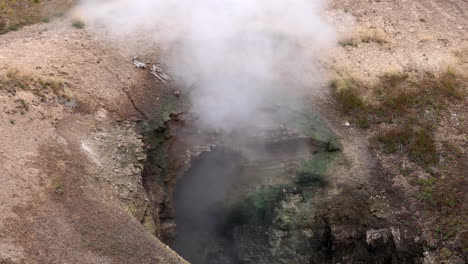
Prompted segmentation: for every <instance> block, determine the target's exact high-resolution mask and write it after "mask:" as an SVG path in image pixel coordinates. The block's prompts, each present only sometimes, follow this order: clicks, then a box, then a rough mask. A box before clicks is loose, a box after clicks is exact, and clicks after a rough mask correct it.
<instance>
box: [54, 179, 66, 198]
mask: <svg viewBox="0 0 468 264" xmlns="http://www.w3.org/2000/svg"><path fill="white" fill-rule="evenodd" d="M54 192H55V193H56V194H59V195H62V194H63V193H64V188H63V185H62V183H60V182H56V183H55V184H54Z"/></svg>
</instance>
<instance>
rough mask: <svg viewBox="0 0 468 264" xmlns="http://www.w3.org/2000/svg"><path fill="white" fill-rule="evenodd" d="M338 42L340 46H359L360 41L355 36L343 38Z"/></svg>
mask: <svg viewBox="0 0 468 264" xmlns="http://www.w3.org/2000/svg"><path fill="white" fill-rule="evenodd" d="M338 44H339V45H340V46H342V47H347V46H350V47H357V46H358V41H357V39H355V38H347V39H343V40H340V41H338Z"/></svg>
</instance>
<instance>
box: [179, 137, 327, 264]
mask: <svg viewBox="0 0 468 264" xmlns="http://www.w3.org/2000/svg"><path fill="white" fill-rule="evenodd" d="M329 156H330V157H331V155H330V152H327V151H326V150H325V149H324V146H323V144H318V142H317V141H315V140H313V139H310V138H293V139H286V140H279V141H275V142H269V143H268V144H265V143H262V144H257V145H250V146H248V147H244V149H242V148H241V149H239V148H235V149H234V148H228V147H214V148H211V150H210V151H207V152H203V153H201V154H199V155H198V156H196V157H194V158H192V159H191V166H190V168H189V169H188V170H187V171H186V172H185V173H183V175H181V176H180V177H178V180H177V183H176V185H175V190H174V194H173V199H174V200H173V203H174V208H175V223H176V235H175V239H174V241H173V242H172V243H171V247H172V248H173V249H174V250H175V251H177V252H178V253H179V254H180V255H181V256H182V257H184V258H185V259H186V260H188V261H189V262H190V263H194V264H197V263H200V264H202V263H203V264H207V263H218V264H219V263H232V264H234V263H243V262H242V261H241V260H240V259H242V256H239V254H241V255H242V254H243V253H239V252H238V251H237V249H236V248H237V244H238V243H239V234H238V233H239V232H238V230H239V227H249V228H250V227H255V228H257V227H258V228H260V229H265V230H266V229H268V226H271V225H273V224H274V223H276V222H278V220H277V218H278V216H277V212H276V211H277V210H278V209H277V208H276V207H277V206H278V204H279V203H281V202H282V201H283V200H285V199H286V198H287V197H288V196H291V195H299V196H302V195H304V193H305V192H306V191H305V190H306V189H309V190H310V189H311V188H317V187H323V186H324V185H325V183H326V179H325V178H324V175H321V174H320V173H323V171H320V172H319V170H322V168H321V166H322V165H323V164H322V163H324V162H325V163H328V161H329V159H328V158H329ZM323 157H325V158H323ZM319 165H320V166H319ZM308 166H309V167H308ZM322 167H323V166H322ZM325 167H326V166H325ZM314 169H317V172H314V171H313V170H314ZM242 239H243V238H242ZM242 239H240V240H242ZM247 239H248V238H247ZM260 243H263V244H264V245H263V246H265V247H267V246H268V245H267V244H268V241H266V240H263V241H261V242H260Z"/></svg>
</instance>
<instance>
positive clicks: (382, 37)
mask: <svg viewBox="0 0 468 264" xmlns="http://www.w3.org/2000/svg"><path fill="white" fill-rule="evenodd" d="M359 38H360V39H361V41H362V42H364V43H370V42H375V43H378V44H384V43H387V42H388V40H389V37H388V36H387V34H385V33H384V32H383V31H381V30H378V29H375V28H368V29H363V30H361V31H360V32H359Z"/></svg>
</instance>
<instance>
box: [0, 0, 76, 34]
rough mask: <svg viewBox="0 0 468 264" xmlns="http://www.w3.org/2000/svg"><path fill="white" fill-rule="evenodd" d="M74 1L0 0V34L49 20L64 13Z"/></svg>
mask: <svg viewBox="0 0 468 264" xmlns="http://www.w3.org/2000/svg"><path fill="white" fill-rule="evenodd" d="M74 3H75V0H48V1H41V0H15V1H10V0H0V34H5V33H8V32H10V31H15V30H18V29H20V28H21V27H24V26H27V25H32V24H36V23H39V22H49V21H50V19H51V18H54V17H59V16H62V15H63V14H65V13H66V12H67V11H68V10H69V9H70V8H71V7H72V6H73V5H74Z"/></svg>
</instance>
